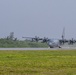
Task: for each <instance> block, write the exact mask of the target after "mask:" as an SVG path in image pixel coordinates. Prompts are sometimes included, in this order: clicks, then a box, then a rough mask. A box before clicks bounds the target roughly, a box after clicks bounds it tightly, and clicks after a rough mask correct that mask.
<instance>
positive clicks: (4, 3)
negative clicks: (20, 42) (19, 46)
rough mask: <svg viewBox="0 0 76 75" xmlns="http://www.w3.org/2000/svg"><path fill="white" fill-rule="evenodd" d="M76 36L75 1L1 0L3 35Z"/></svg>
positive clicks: (0, 26)
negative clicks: (63, 33)
mask: <svg viewBox="0 0 76 75" xmlns="http://www.w3.org/2000/svg"><path fill="white" fill-rule="evenodd" d="M64 27H65V38H72V37H73V38H75V39H76V0H0V37H6V36H7V35H9V34H10V32H14V35H15V37H17V38H20V39H21V38H22V36H25V37H26V36H28V37H34V36H39V37H49V38H61V35H62V31H63V28H64Z"/></svg>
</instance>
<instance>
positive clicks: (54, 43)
mask: <svg viewBox="0 0 76 75" xmlns="http://www.w3.org/2000/svg"><path fill="white" fill-rule="evenodd" d="M22 38H26V39H31V41H32V42H34V41H35V42H38V41H39V40H42V42H43V43H47V44H48V46H49V47H50V48H55V47H58V48H61V46H62V45H64V44H65V43H70V44H73V43H75V42H76V40H73V39H72V40H66V39H65V28H63V32H62V36H61V38H62V39H48V38H46V37H44V38H39V37H37V36H35V37H34V38H32V37H22Z"/></svg>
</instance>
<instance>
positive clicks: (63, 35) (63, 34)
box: [62, 27, 65, 40]
mask: <svg viewBox="0 0 76 75" xmlns="http://www.w3.org/2000/svg"><path fill="white" fill-rule="evenodd" d="M64 37H65V27H64V28H63V32H62V40H64Z"/></svg>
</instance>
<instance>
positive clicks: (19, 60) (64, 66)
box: [0, 50, 76, 75]
mask: <svg viewBox="0 0 76 75" xmlns="http://www.w3.org/2000/svg"><path fill="white" fill-rule="evenodd" d="M0 75H76V50H52V51H51V50H39V51H38V50H37V51H36V50H35V51H34V50H32V51H13V50H12V51H0Z"/></svg>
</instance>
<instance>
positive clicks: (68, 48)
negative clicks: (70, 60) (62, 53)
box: [0, 47, 76, 50]
mask: <svg viewBox="0 0 76 75" xmlns="http://www.w3.org/2000/svg"><path fill="white" fill-rule="evenodd" d="M73 49H75V50H76V47H74V48H72V47H63V48H0V50H73Z"/></svg>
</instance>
